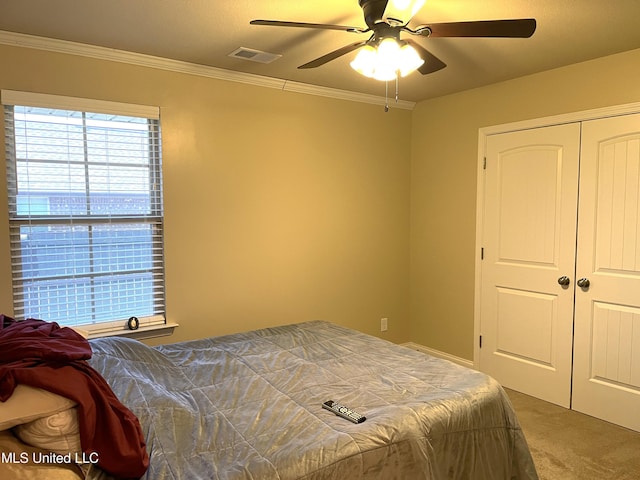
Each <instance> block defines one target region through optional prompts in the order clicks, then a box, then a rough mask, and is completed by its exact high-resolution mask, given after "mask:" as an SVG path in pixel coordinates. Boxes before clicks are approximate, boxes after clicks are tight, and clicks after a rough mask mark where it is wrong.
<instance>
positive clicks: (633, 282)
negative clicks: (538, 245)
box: [572, 115, 640, 430]
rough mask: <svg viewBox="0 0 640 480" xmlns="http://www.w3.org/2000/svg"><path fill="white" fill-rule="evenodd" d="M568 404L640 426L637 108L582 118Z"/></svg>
mask: <svg viewBox="0 0 640 480" xmlns="http://www.w3.org/2000/svg"><path fill="white" fill-rule="evenodd" d="M578 212H579V213H578V250H577V264H576V275H577V276H578V277H582V278H585V279H588V282H589V283H588V285H586V286H584V287H583V288H580V287H577V288H576V293H575V345H574V371H573V399H572V408H574V409H575V410H578V411H581V412H583V413H586V414H589V415H593V416H596V417H599V418H602V419H604V420H608V421H611V422H613V423H617V424H619V425H623V426H626V427H628V428H632V429H634V430H640V115H625V116H620V117H612V118H606V119H600V120H593V121H588V122H584V123H583V132H582V150H581V161H580V201H579V209H578Z"/></svg>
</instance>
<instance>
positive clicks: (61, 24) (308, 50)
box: [0, 0, 640, 101]
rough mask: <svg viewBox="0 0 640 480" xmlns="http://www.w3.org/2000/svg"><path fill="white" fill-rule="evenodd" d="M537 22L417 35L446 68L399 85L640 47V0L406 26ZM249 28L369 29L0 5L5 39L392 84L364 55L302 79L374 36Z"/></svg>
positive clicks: (457, 0)
mask: <svg viewBox="0 0 640 480" xmlns="http://www.w3.org/2000/svg"><path fill="white" fill-rule="evenodd" d="M531 17H533V18H535V19H536V20H537V22H538V27H537V30H536V32H535V34H534V35H533V37H531V38H529V39H500V38H498V39H485V38H482V39H480V38H460V39H453V38H422V37H413V38H414V40H416V41H417V42H419V43H420V44H421V45H423V46H424V47H425V48H427V49H428V50H429V51H430V52H432V53H433V54H435V55H436V56H437V57H439V58H440V59H441V60H442V61H444V62H445V63H446V64H447V65H448V66H447V68H445V69H444V70H441V71H438V72H435V73H432V74H429V75H424V76H423V75H420V74H419V73H417V72H416V73H413V74H412V75H410V76H409V77H406V78H403V79H401V80H400V98H401V99H403V100H410V101H420V100H423V99H427V98H432V97H437V96H441V95H445V94H449V93H453V92H457V91H461V90H466V89H470V88H474V87H478V86H482V85H487V84H490V83H494V82H499V81H502V80H506V79H510V78H515V77H519V76H523V75H527V74H531V73H535V72H539V71H543V70H549V69H552V68H556V67H560V66H563V65H568V64H572V63H577V62H582V61H585V60H589V59H592V58H597V57H601V56H605V55H610V54H613V53H617V52H622V51H626V50H632V49H636V48H640V27H639V26H638V25H639V23H640V0H483V1H480V0H427V2H426V5H425V6H424V7H423V8H422V10H421V11H420V12H419V13H418V14H417V15H416V16H415V17H414V18H413V20H412V21H411V23H410V25H409V26H410V27H415V26H417V25H420V24H426V23H436V22H451V21H469V20H494V19H506V18H531ZM252 19H266V20H286V21H296V22H310V23H332V24H341V25H352V26H362V27H365V23H364V19H363V15H362V10H361V9H360V7H359V5H358V0H322V1H303V0H0V30H5V31H9V32H18V33H24V34H30V35H36V36H42V37H49V38H55V39H60V40H68V41H73V42H79V43H84V44H90V45H97V46H102V47H108V48H114V49H118V50H125V51H130V52H137V53H144V54H147V55H154V56H158V57H164V58H170V59H175V60H182V61H187V62H192V63H195V64H201V65H209V66H213V67H218V68H223V69H228V70H234V71H239V72H245V73H251V74H257V75H262V76H266V77H273V78H278V79H284V80H291V81H295V82H300V83H306V84H311V85H320V86H325V87H332V88H338V89H341V90H348V91H353V92H360V93H367V94H373V95H384V94H385V86H384V82H378V81H376V80H371V79H367V78H365V77H362V76H360V75H359V74H357V73H355V72H354V71H353V70H352V69H351V68H350V67H349V62H350V61H351V60H352V59H353V57H354V56H355V53H350V54H348V55H345V56H344V57H341V58H339V59H337V60H335V61H333V62H330V63H328V64H326V65H324V66H321V67H318V68H315V69H308V70H298V69H297V67H298V66H299V65H302V64H304V63H306V62H308V61H310V60H313V59H315V58H317V57H319V56H321V55H323V54H325V53H328V52H330V51H332V50H335V49H337V48H340V47H342V46H344V45H347V44H349V43H353V42H357V41H360V40H366V38H368V37H367V36H366V35H365V36H363V35H357V34H354V33H348V32H342V31H336V30H311V29H301V28H285V27H271V26H253V25H249V21H250V20H252ZM238 47H246V48H251V49H257V50H262V51H267V52H271V53H276V54H281V55H282V58H280V59H279V60H276V61H275V62H273V63H271V64H260V63H255V62H249V61H244V60H240V59H237V58H230V57H228V54H229V53H231V52H232V51H234V50H236V49H237V48H238ZM392 88H393V87H392Z"/></svg>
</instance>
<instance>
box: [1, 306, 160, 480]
mask: <svg viewBox="0 0 640 480" xmlns="http://www.w3.org/2000/svg"><path fill="white" fill-rule="evenodd" d="M91 354H92V352H91V346H90V345H89V342H88V341H87V340H86V339H84V338H83V337H82V336H81V335H79V334H77V333H76V332H75V331H73V330H72V329H70V328H60V326H58V324H57V323H55V322H44V321H42V320H34V319H27V320H24V321H21V322H17V321H15V320H14V319H12V318H10V317H7V316H5V315H0V400H1V401H3V402H4V401H6V400H7V399H8V398H9V397H10V396H11V394H12V393H13V389H14V388H15V386H16V384H19V383H22V384H25V385H30V386H32V387H38V388H42V389H45V390H48V391H50V392H53V393H56V394H58V395H61V396H63V397H67V398H70V399H71V400H74V401H75V402H77V403H78V423H79V427H80V442H81V444H82V450H83V452H85V453H86V454H87V456H86V458H97V460H98V466H99V467H100V468H102V469H103V470H105V471H106V472H108V473H109V474H111V475H113V476H115V477H119V478H140V477H141V476H142V475H144V473H145V472H146V470H147V468H148V466H149V457H148V455H147V451H146V447H145V442H144V435H143V434H142V429H141V428H140V423H139V422H138V419H137V418H136V416H135V415H134V414H133V413H131V411H130V410H129V409H127V408H126V407H125V406H124V405H123V404H122V403H121V402H120V401H119V400H118V398H117V397H116V396H115V394H114V393H113V391H112V390H111V387H109V384H108V383H107V382H106V381H105V379H104V378H102V376H101V375H100V374H99V373H98V372H96V371H95V370H94V369H93V368H91V367H90V366H89V364H88V363H87V362H86V360H88V359H89V358H91Z"/></svg>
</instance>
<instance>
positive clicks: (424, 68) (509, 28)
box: [250, 0, 536, 80]
mask: <svg viewBox="0 0 640 480" xmlns="http://www.w3.org/2000/svg"><path fill="white" fill-rule="evenodd" d="M424 2H425V0H417V1H415V0H413V1H408V0H358V3H359V4H360V7H361V8H362V10H363V13H364V21H365V23H366V24H367V27H366V28H362V27H351V26H346V25H331V24H323V23H303V22H287V21H280V20H252V21H251V22H250V24H251V25H266V26H275V27H299V28H315V29H324V30H341V31H345V32H349V33H357V34H363V33H368V32H372V33H371V35H370V36H369V38H368V39H367V40H363V41H360V42H355V43H351V44H349V45H345V46H344V47H342V48H339V49H337V50H334V51H332V52H329V53H327V54H325V55H322V56H321V57H318V58H316V59H315V60H312V61H310V62H308V63H305V64H304V65H300V66H299V67H298V68H301V69H306V68H316V67H319V66H321V65H324V64H326V63H328V62H330V61H332V60H335V59H337V58H339V57H341V56H343V55H346V54H347V53H350V52H353V51H355V50H357V49H359V48H362V47H365V49H368V50H371V51H373V50H376V49H378V48H379V47H380V45H381V44H382V43H383V41H384V40H386V39H393V40H394V41H395V42H393V43H395V44H397V45H398V47H403V46H410V47H413V49H414V50H415V53H416V55H414V59H413V61H414V63H413V64H412V65H413V66H411V67H410V68H409V70H410V71H408V72H406V73H405V72H404V71H401V73H402V76H404V75H405V74H408V73H410V72H411V71H413V70H416V69H417V70H418V71H419V72H420V73H421V74H423V75H426V74H429V73H433V72H437V71H438V70H441V69H443V68H444V67H446V64H445V63H444V62H443V61H442V60H440V59H439V58H437V57H436V56H435V55H433V54H432V53H431V52H429V51H428V50H427V49H425V48H424V47H422V46H421V45H420V44H418V43H417V42H415V41H414V40H412V39H410V38H407V39H401V38H400V36H401V33H403V32H406V33H408V34H410V35H417V36H420V37H502V38H528V37H531V35H533V33H534V32H535V30H536V20H535V19H533V18H524V19H512V20H480V21H470V22H448V23H431V24H426V25H419V26H417V27H415V28H409V26H408V24H409V22H410V21H411V18H412V17H413V15H415V14H416V13H417V12H418V10H419V9H420V8H421V7H422V6H423V5H424ZM409 50H410V49H409ZM398 53H399V48H397V49H396V50H395V54H391V55H390V56H391V57H394V56H395V57H399V56H401V55H398ZM356 60H357V57H356ZM354 62H356V61H354ZM354 62H352V67H353V68H354V69H356V70H358V71H359V72H360V73H363V74H364V75H366V76H371V77H374V78H377V79H379V80H388V79H389V78H383V76H381V77H380V78H378V77H377V76H374V74H373V72H368V73H369V74H368V73H365V72H362V71H360V70H359V69H358V68H357V66H356V65H354ZM398 71H399V67H398V69H396V70H393V74H394V76H395V75H396V72H398Z"/></svg>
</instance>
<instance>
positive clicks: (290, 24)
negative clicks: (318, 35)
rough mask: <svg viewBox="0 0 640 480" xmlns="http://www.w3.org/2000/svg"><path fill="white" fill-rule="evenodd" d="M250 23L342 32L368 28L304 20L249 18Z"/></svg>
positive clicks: (360, 30) (353, 31) (360, 31)
mask: <svg viewBox="0 0 640 480" xmlns="http://www.w3.org/2000/svg"><path fill="white" fill-rule="evenodd" d="M249 24H251V25H266V26H268V27H298V28H319V29H322V30H341V31H343V32H352V33H364V32H367V31H369V29H364V28H360V27H350V26H348V25H331V24H328V23H304V22H283V21H280V20H251V21H250V22H249Z"/></svg>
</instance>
